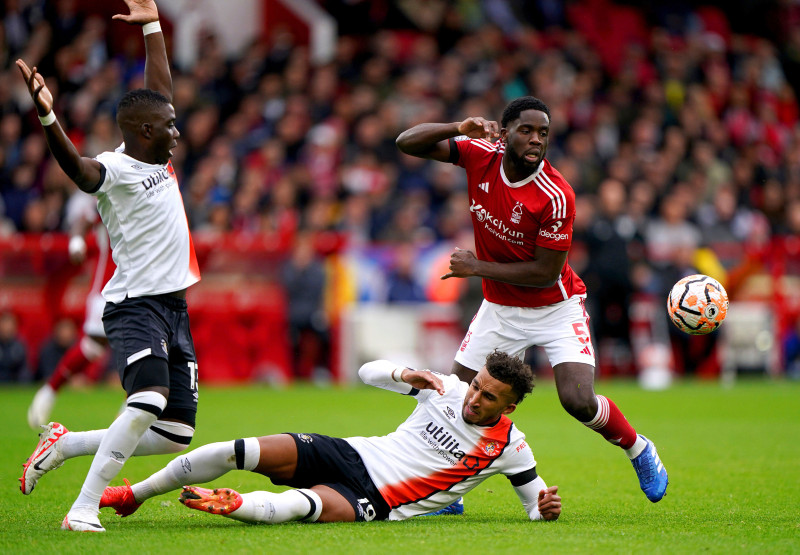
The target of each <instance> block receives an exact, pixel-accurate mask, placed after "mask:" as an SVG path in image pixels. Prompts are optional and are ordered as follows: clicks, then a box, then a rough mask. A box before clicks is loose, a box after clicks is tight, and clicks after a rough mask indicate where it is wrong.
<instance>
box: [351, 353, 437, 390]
mask: <svg viewBox="0 0 800 555" xmlns="http://www.w3.org/2000/svg"><path fill="white" fill-rule="evenodd" d="M358 377H359V378H361V381H363V382H364V383H365V384H367V385H374V386H375V387H380V388H381V389H388V390H389V391H396V392H398V393H404V394H407V393H410V392H411V390H412V388H415V389H434V390H436V391H437V392H438V393H439V395H443V394H444V384H442V380H441V379H440V378H439V376H437V375H436V374H434V373H433V372H429V371H427V370H423V371H419V370H412V369H410V368H406V367H405V366H402V365H397V364H395V363H393V362H389V361H388V360H373V361H372V362H367V363H365V364H364V365H363V366H361V368H359V370H358Z"/></svg>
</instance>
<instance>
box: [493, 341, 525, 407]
mask: <svg viewBox="0 0 800 555" xmlns="http://www.w3.org/2000/svg"><path fill="white" fill-rule="evenodd" d="M486 370H487V371H488V372H489V375H490V376H491V377H493V378H494V379H496V380H498V381H501V382H503V383H505V384H508V385H510V386H511V391H513V392H514V394H516V396H517V400H516V401H515V402H516V403H521V402H522V400H523V399H524V398H525V396H526V395H527V394H528V393H530V392H531V391H533V370H532V369H531V367H530V366H529V365H527V364H525V363H524V362H523V361H521V360H520V359H518V358H516V357H513V356H511V355H509V354H508V353H504V352H503V351H498V350H497V349H495V350H494V352H492V353H489V356H487V357H486Z"/></svg>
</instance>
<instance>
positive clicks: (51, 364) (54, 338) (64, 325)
mask: <svg viewBox="0 0 800 555" xmlns="http://www.w3.org/2000/svg"><path fill="white" fill-rule="evenodd" d="M77 338H78V330H77V328H76V327H75V322H73V321H72V320H70V319H69V318H61V319H60V320H59V321H58V322H56V325H55V326H54V328H53V333H52V334H51V336H50V338H49V339H48V340H47V341H46V342H45V343H44V345H42V348H41V349H39V363H38V364H37V365H36V372H34V374H33V379H34V380H35V381H41V380H46V379H47V378H49V377H50V375H51V374H52V373H53V370H55V369H56V366H58V363H59V361H60V360H61V359H62V358H63V357H64V353H66V352H67V351H68V350H69V348H70V347H72V345H73V344H74V343H75V341H76V339H77Z"/></svg>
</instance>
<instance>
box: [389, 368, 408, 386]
mask: <svg viewBox="0 0 800 555" xmlns="http://www.w3.org/2000/svg"><path fill="white" fill-rule="evenodd" d="M397 370H398V368H395V369H394V370H392V381H393V382H397V383H403V370H405V368H399V370H400V379H399V380H398V379H397V378H395V377H394V373H395V372H397Z"/></svg>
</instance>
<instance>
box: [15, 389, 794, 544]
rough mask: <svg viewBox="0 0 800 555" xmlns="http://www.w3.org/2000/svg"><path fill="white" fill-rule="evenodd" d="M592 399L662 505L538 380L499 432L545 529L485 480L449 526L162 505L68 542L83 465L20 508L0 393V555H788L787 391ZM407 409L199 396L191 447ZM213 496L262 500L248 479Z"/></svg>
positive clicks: (258, 480)
mask: <svg viewBox="0 0 800 555" xmlns="http://www.w3.org/2000/svg"><path fill="white" fill-rule="evenodd" d="M596 389H597V391H598V393H603V394H605V395H606V396H608V397H610V398H611V399H613V400H614V401H615V402H616V403H617V405H618V406H619V407H620V408H621V409H622V410H623V412H624V413H625V414H626V416H627V417H628V418H629V420H630V421H631V423H632V424H633V425H634V427H636V428H637V431H639V432H641V433H643V434H645V435H647V436H648V437H650V438H651V439H652V440H654V441H655V442H656V445H657V446H658V450H659V454H660V455H661V458H662V460H663V461H664V463H665V465H666V467H667V470H668V471H669V477H670V485H669V488H668V490H667V492H668V494H667V496H666V497H665V498H664V499H663V500H662V501H661V502H660V503H657V504H653V503H650V502H649V501H647V499H646V498H645V497H644V494H642V493H641V491H640V490H639V487H638V482H637V480H636V477H635V474H634V472H633V469H632V467H631V465H630V463H629V462H628V460H627V458H626V457H625V455H624V454H623V453H622V452H621V451H620V450H619V449H618V448H616V447H613V446H610V445H608V444H607V443H606V442H605V441H603V439H602V438H601V437H600V436H599V435H597V434H595V433H593V432H591V431H589V430H588V429H586V428H584V427H583V426H581V425H579V424H578V423H576V422H575V421H573V420H572V419H571V418H570V417H569V416H568V415H567V414H566V413H565V412H564V411H563V410H562V409H561V407H560V406H559V404H558V400H557V397H556V391H555V388H554V387H553V385H552V383H551V382H548V381H546V380H545V381H543V382H542V383H540V384H539V385H538V387H537V388H536V389H535V390H534V393H533V394H532V395H531V396H530V397H529V398H528V399H526V400H525V401H524V402H523V403H522V404H521V405H520V407H519V408H518V410H517V412H516V413H515V414H513V415H512V418H513V419H514V420H515V422H516V423H517V425H518V426H519V427H520V428H521V429H522V430H523V431H525V432H526V433H527V436H528V440H529V442H530V444H531V446H532V448H533V452H534V455H535V456H536V459H537V462H538V469H539V472H540V474H541V475H542V476H543V477H544V479H545V480H546V481H547V482H548V484H550V485H552V484H557V485H558V486H560V492H559V493H560V494H561V496H562V498H563V506H564V508H563V514H562V515H561V519H560V520H559V521H558V522H555V523H549V522H529V521H528V520H527V517H526V515H525V514H524V512H523V510H522V507H521V505H520V503H519V501H518V499H517V497H516V495H515V494H514V492H513V490H512V489H511V486H510V485H509V484H508V483H507V480H506V479H505V478H502V477H495V478H493V479H491V480H489V481H487V482H485V483H484V484H482V485H481V486H480V487H478V488H477V489H475V490H473V491H472V492H471V493H470V494H469V495H468V496H467V497H466V499H465V503H466V514H465V515H464V516H462V517H453V516H441V517H432V518H431V517H426V518H416V519H411V520H409V521H405V522H379V523H369V524H367V523H360V524H299V523H290V524H283V525H278V526H266V525H262V526H255V525H246V524H242V523H239V522H235V521H230V520H227V519H225V518H222V517H218V516H215V515H208V514H205V513H200V512H196V511H190V510H188V509H186V508H185V507H183V506H182V505H180V503H178V502H177V497H178V494H177V492H173V493H169V494H165V495H162V496H160V497H156V498H154V499H151V500H150V501H148V502H147V503H146V504H145V505H144V506H142V508H141V509H139V511H138V512H137V513H136V514H134V515H132V516H130V517H128V518H124V519H122V518H119V517H117V516H116V515H114V514H113V511H111V510H110V509H104V510H103V511H102V512H101V520H102V521H103V523H104V525H105V526H106V528H107V533H105V534H76V533H67V532H63V531H61V530H60V529H59V525H60V523H61V519H62V518H63V517H64V514H65V513H66V511H67V509H68V508H69V506H70V504H71V503H72V500H73V499H74V498H75V496H76V495H77V492H78V490H79V488H80V485H81V483H82V482H83V479H84V476H85V473H86V471H87V469H88V467H89V464H90V462H91V461H90V458H89V457H83V458H80V459H73V460H70V461H67V463H66V464H65V465H64V466H63V467H61V468H59V469H58V470H56V471H54V472H52V473H51V474H48V475H46V476H44V477H43V478H42V480H41V481H40V483H39V485H38V487H37V488H36V491H35V492H34V493H33V494H32V495H31V496H29V497H25V496H23V495H22V494H21V493H20V492H19V490H18V482H17V478H18V477H19V476H20V471H21V463H22V462H23V461H24V460H25V459H26V457H27V456H28V455H29V454H30V452H31V450H32V449H33V447H34V446H35V444H36V434H35V433H34V432H32V431H31V430H29V429H28V427H27V425H26V423H25V411H26V409H27V405H28V402H29V401H30V399H31V397H32V395H33V389H32V388H30V387H19V388H16V387H11V388H9V387H6V388H4V389H0V404H1V406H2V407H3V410H2V415H1V416H0V422H2V438H3V442H2V444H3V449H2V455H0V460H2V466H0V468H1V469H2V474H1V475H0V476H1V477H2V480H0V485H1V486H2V489H0V522H2V524H0V530H2V533H0V553H43V552H46V553H82V554H86V553H177V552H191V551H195V552H212V553H215V552H225V553H243V552H250V553H259V552H277V553H323V552H324V553H327V554H335V553H359V552H360V553H447V552H460V551H471V552H476V551H477V552H484V551H485V552H489V553H531V552H534V553H535V552H555V553H634V552H648V553H653V552H655V553H696V552H711V553H728V554H729V553H800V383H796V382H795V383H792V382H783V381H777V382H775V381H751V380H747V381H744V380H743V381H739V382H738V383H737V384H736V385H735V386H734V387H732V388H723V387H721V386H719V385H718V384H716V383H679V384H677V385H675V386H674V387H673V388H671V389H669V390H666V391H661V392H645V391H642V390H641V389H639V388H638V387H636V385H635V384H633V383H628V382H600V383H598V384H597V388H596ZM121 401H122V391H121V389H117V388H113V387H103V388H99V389H95V390H66V391H65V392H64V393H63V394H62V396H61V397H60V398H59V399H58V402H57V405H56V408H55V410H54V417H55V418H56V419H58V420H59V421H61V422H62V423H64V424H65V425H66V426H67V427H68V428H70V429H74V430H86V429H95V428H104V427H106V426H107V425H108V423H110V421H111V420H112V419H113V417H114V415H115V414H116V410H117V409H118V408H119V406H120V403H121ZM413 407H414V401H413V400H411V399H408V398H405V397H403V396H400V395H396V394H393V393H390V392H386V391H382V390H377V389H373V388H368V387H354V388H328V389H320V388H314V387H299V386H298V387H292V388H288V389H283V390H278V389H270V388H266V387H262V386H252V387H247V388H218V389H213V388H210V387H209V388H201V390H200V412H199V415H198V429H197V433H196V435H195V438H194V442H193V447H197V446H199V445H202V444H205V443H210V442H213V441H221V440H228V439H234V438H238V437H248V436H258V435H266V434H271V433H278V432H283V431H308V432H320V433H327V434H330V435H336V436H341V437H346V436H348V435H380V434H384V433H387V432H389V431H391V430H393V429H394V428H395V426H396V425H397V424H398V423H399V422H400V421H401V420H402V419H403V418H405V416H406V415H407V414H409V413H410V411H411V410H412V408H413ZM171 458H172V456H168V455H163V456H155V457H142V458H135V459H133V460H131V461H130V462H128V463H127V464H126V465H125V467H124V468H123V470H122V473H121V474H120V476H119V477H118V478H117V479H116V480H115V481H114V482H113V484H114V485H116V484H121V483H122V478H123V477H127V478H129V479H131V480H132V481H138V480H140V479H143V478H145V477H146V476H148V475H149V474H150V473H151V472H153V471H155V470H157V469H159V468H161V467H162V466H163V465H164V464H166V463H167V462H168V461H169V460H170V459H171ZM213 485H216V486H227V487H232V488H235V489H239V490H242V491H251V490H256V489H273V490H274V489H275V488H273V486H272V485H271V484H270V483H269V481H268V480H267V479H266V478H263V477H260V476H258V475H255V474H251V473H247V472H232V473H229V474H228V475H226V476H224V477H222V478H219V479H218V480H216V481H215V482H213Z"/></svg>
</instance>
